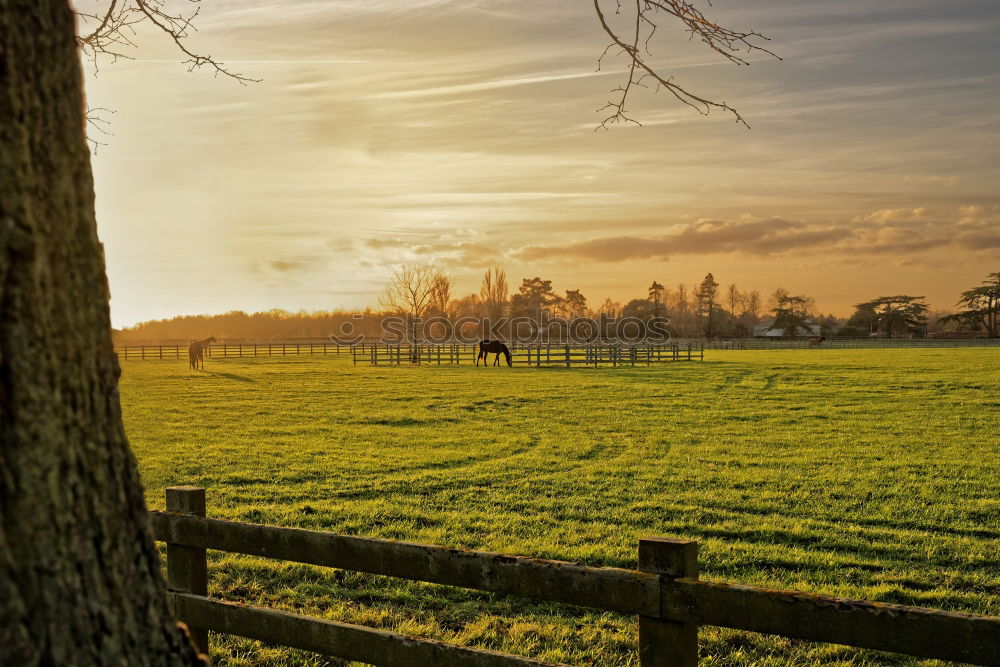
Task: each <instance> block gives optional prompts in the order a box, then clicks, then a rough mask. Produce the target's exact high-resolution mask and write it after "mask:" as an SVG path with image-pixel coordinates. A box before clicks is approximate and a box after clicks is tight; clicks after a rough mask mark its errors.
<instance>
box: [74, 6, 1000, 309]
mask: <svg viewBox="0 0 1000 667" xmlns="http://www.w3.org/2000/svg"><path fill="white" fill-rule="evenodd" d="M713 11H714V14H715V15H716V16H718V18H719V19H720V20H721V21H724V22H725V23H727V24H729V25H735V26H741V27H748V28H753V29H755V30H758V31H760V32H762V33H764V34H765V35H767V36H769V37H770V38H771V39H772V41H771V42H770V43H769V45H768V46H769V48H772V49H774V50H775V52H776V53H778V54H779V55H780V56H781V57H782V58H783V60H781V61H778V60H773V59H766V58H763V57H761V58H757V57H754V62H753V63H752V65H751V66H750V67H736V66H734V65H732V64H729V63H727V62H725V61H724V60H722V59H721V58H719V57H718V56H717V55H715V54H713V53H711V52H709V51H707V50H705V49H704V48H702V47H701V46H700V45H699V44H697V43H693V42H689V41H688V40H687V38H686V35H685V34H684V33H683V32H682V31H679V30H677V29H676V28H675V26H672V25H668V24H665V25H664V26H663V28H662V34H661V35H660V37H659V41H658V42H657V43H656V44H655V45H654V55H655V56H656V62H657V63H658V64H659V65H660V66H661V67H662V68H663V71H665V72H667V73H670V74H674V75H675V76H676V80H677V81H678V82H680V83H682V84H684V85H685V86H686V87H688V88H689V89H692V90H695V91H697V92H698V93H700V94H704V95H706V96H709V97H712V98H713V99H718V100H725V101H726V102H728V103H729V104H731V105H732V106H734V107H736V108H737V109H739V111H740V113H742V114H743V116H744V117H745V118H746V119H747V121H748V122H749V124H750V125H751V126H752V129H751V130H750V131H748V130H747V129H746V128H744V127H742V126H740V125H738V124H736V123H734V122H733V118H732V117H731V116H728V115H726V114H724V113H714V112H713V114H711V115H710V116H708V117H704V116H701V115H698V114H697V113H695V112H694V111H692V110H691V109H689V108H687V107H684V106H681V105H679V104H677V103H676V101H674V100H673V99H672V98H671V97H670V96H669V95H664V94H660V95H654V94H652V93H651V92H650V91H640V92H639V93H638V94H636V95H635V97H634V100H633V101H632V104H631V111H632V113H633V115H634V116H635V117H636V118H637V119H638V120H639V121H640V122H641V123H642V124H643V125H642V127H635V126H628V127H626V126H617V127H613V128H611V130H610V131H597V132H595V127H596V126H597V125H598V124H599V123H600V121H601V120H602V119H603V116H602V115H601V114H600V113H596V112H595V109H598V108H599V107H601V106H603V105H604V103H605V101H606V100H607V99H608V96H609V91H610V90H611V89H612V88H614V87H615V86H616V85H618V84H619V83H620V80H621V77H622V73H623V66H624V61H621V60H616V59H614V58H613V57H612V58H611V59H609V60H606V61H605V63H604V66H603V67H602V68H601V70H600V71H598V70H597V68H596V64H597V58H598V56H600V54H601V51H602V50H603V49H604V47H605V45H606V42H607V38H606V36H605V35H604V34H603V32H602V31H601V28H600V25H599V24H598V23H597V21H596V20H595V18H594V14H593V8H592V6H591V4H590V3H588V2H576V3H566V2H538V1H537V0H534V1H532V2H523V1H514V2H490V3H486V2H445V1H434V0H425V1H419V2H412V1H408V2H400V1H397V0H391V1H387V2H377V3H370V2H357V1H351V2H347V1H336V2H326V1H323V2H320V1H315V2H307V1H302V2H299V1H296V2H293V1H291V0H287V1H284V2H278V1H274V2H254V3H246V2H236V1H235V0H225V1H215V2H206V3H205V4H204V8H203V10H202V13H201V15H200V16H199V24H198V27H199V30H198V32H197V33H195V34H194V35H193V36H192V37H191V43H192V45H194V46H197V47H198V48H200V49H201V50H202V51H205V52H210V53H211V54H212V55H213V56H215V57H216V58H218V59H219V60H221V61H223V62H225V63H226V65H227V66H229V67H230V68H231V69H233V70H236V71H239V72H242V73H244V74H246V75H249V76H253V77H255V78H260V79H262V81H261V82H260V83H251V84H249V85H245V86H242V85H239V84H237V83H235V82H234V81H232V80H228V79H225V78H216V77H213V76H212V75H211V74H210V73H209V72H206V71H196V72H193V73H188V72H187V71H186V68H185V67H184V66H183V65H181V64H180V63H179V58H178V54H177V52H176V49H175V47H174V46H173V45H172V44H171V43H169V42H167V41H166V40H164V39H162V35H156V34H155V33H152V32H149V30H148V29H147V30H144V31H143V33H142V35H141V39H138V40H137V41H138V43H139V44H140V47H139V48H138V49H137V50H135V51H134V52H132V53H133V55H134V56H135V58H136V59H135V60H134V61H119V62H117V63H114V64H110V63H107V62H104V63H102V65H101V68H100V71H99V73H98V74H96V75H95V74H94V72H93V67H92V66H91V65H89V64H87V65H86V70H87V86H88V98H89V103H90V104H91V106H95V107H108V108H110V109H112V110H113V111H114V113H105V114H104V118H106V119H107V120H108V121H109V122H110V131H111V132H112V134H111V135H109V136H106V137H102V136H97V137H96V138H97V139H98V140H100V141H102V142H104V143H105V144H106V145H103V146H100V147H99V149H98V151H97V154H96V156H95V157H94V167H95V178H96V188H97V219H98V225H99V231H100V235H101V238H102V240H103V242H104V244H105V252H106V257H107V262H108V270H109V276H110V281H111V291H112V316H113V320H114V324H115V325H116V326H122V325H129V324H132V323H135V322H137V321H140V320H146V319H150V318H159V317H170V316H173V315H178V314H186V313H213V312H225V311H228V310H234V309H242V310H247V311H252V310H267V309H271V308H284V309H287V310H298V309H310V310H313V309H323V310H329V309H334V308H363V307H365V306H367V305H375V303H376V299H377V296H378V294H379V292H380V290H381V289H382V286H383V284H384V283H385V280H386V278H387V277H388V276H389V275H390V274H391V272H392V269H393V267H394V266H398V265H400V264H402V263H408V262H416V261H419V262H424V261H433V262H436V263H438V264H439V265H441V266H443V267H445V268H446V269H447V270H448V271H449V273H451V274H452V275H453V276H454V278H455V283H456V289H455V294H456V296H462V295H464V294H466V293H469V292H478V289H479V280H480V277H481V276H482V273H483V271H484V270H485V269H486V268H488V267H490V266H494V265H501V266H503V267H505V268H506V270H507V274H508V275H509V276H510V277H511V279H512V282H514V283H515V284H516V283H518V282H519V281H520V278H521V277H525V276H534V275H540V276H542V277H544V278H547V279H551V280H552V281H553V284H554V285H555V286H556V287H557V288H558V289H560V290H565V289H579V290H581V291H582V292H583V294H584V295H586V297H587V298H588V299H589V301H590V303H591V304H598V303H600V302H601V301H602V300H603V299H605V298H606V297H612V298H613V299H615V300H620V301H624V300H627V299H630V298H635V297H639V296H643V295H644V294H645V291H646V287H647V286H648V285H649V283H650V282H651V281H652V280H654V279H655V280H657V281H659V282H660V283H663V284H666V285H675V284H677V283H680V282H683V283H686V284H688V285H691V284H692V283H696V282H697V281H699V280H701V278H702V277H703V276H704V275H705V273H706V272H709V271H711V272H712V273H713V274H714V275H715V277H716V278H717V280H718V281H719V282H720V283H722V284H724V285H726V284H729V283H738V284H739V285H740V286H741V287H743V288H747V289H758V290H760V291H761V292H762V293H770V292H771V291H772V290H773V289H774V288H775V287H778V286H784V287H786V288H788V289H789V290H791V291H792V292H794V293H802V294H807V295H809V296H812V297H814V298H815V299H816V304H817V308H818V309H819V310H820V311H822V312H834V313H838V314H843V315H849V314H850V312H851V306H852V305H853V304H855V303H858V302H861V301H865V300H869V299H872V298H875V297H877V296H879V295H881V294H896V293H906V294H919V295H926V297H927V301H928V302H929V303H930V305H931V307H932V308H949V307H952V306H953V305H954V302H955V301H956V299H957V298H958V293H959V292H960V291H961V290H963V289H966V288H968V287H969V286H970V285H975V284H978V282H979V281H980V280H981V279H982V276H984V275H986V274H988V273H989V272H991V271H996V270H997V269H998V260H1000V196H998V192H997V182H998V176H1000V168H998V167H1000V141H998V139H1000V136H998V134H1000V132H998V130H1000V125H998V116H997V113H996V108H997V102H998V99H1000V85H998V84H1000V73H998V70H997V68H996V63H997V54H998V47H997V42H996V37H995V34H996V28H997V27H998V25H1000V12H998V11H997V9H996V8H995V7H994V6H992V5H989V4H988V3H982V2H979V3H975V2H955V3H952V2H949V3H941V2H937V1H930V0H921V1H914V2H905V3H901V2H891V3H872V2H862V1H860V0H815V1H811V2H791V1H790V0H778V1H774V2H763V3H744V2H734V1H732V0H730V1H729V2H720V3H717V4H716V6H715V7H714V10H713ZM92 134H93V133H92Z"/></svg>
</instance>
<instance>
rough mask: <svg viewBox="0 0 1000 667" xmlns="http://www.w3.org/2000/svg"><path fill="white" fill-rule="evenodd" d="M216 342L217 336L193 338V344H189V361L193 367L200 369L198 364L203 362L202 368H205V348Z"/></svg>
mask: <svg viewBox="0 0 1000 667" xmlns="http://www.w3.org/2000/svg"><path fill="white" fill-rule="evenodd" d="M214 342H215V336H209V337H208V338H206V339H205V340H193V341H191V345H190V346H188V363H190V365H191V368H193V369H194V370H198V364H199V363H200V364H201V368H202V369H203V370H204V368H205V349H206V348H207V347H208V346H209V345H210V344H212V343H214Z"/></svg>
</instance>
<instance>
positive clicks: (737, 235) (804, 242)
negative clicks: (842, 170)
mask: <svg viewBox="0 0 1000 667" xmlns="http://www.w3.org/2000/svg"><path fill="white" fill-rule="evenodd" d="M998 230H1000V210H997V207H993V208H992V209H987V208H985V207H983V206H961V207H958V208H956V209H954V210H951V211H948V212H945V213H935V212H934V211H932V210H930V209H928V208H925V207H919V208H899V209H880V210H876V211H872V212H871V213H868V214H865V215H861V216H856V217H855V218H854V219H853V220H852V221H851V222H849V223H810V222H803V221H792V220H784V219H782V218H767V219H750V218H740V219H737V220H730V221H726V220H717V219H702V220H698V221H697V222H693V223H689V224H684V225H677V226H675V227H674V231H672V232H671V233H669V234H663V235H657V236H610V237H599V238H594V239H588V240H582V241H574V242H570V243H568V244H565V245H556V244H552V245H525V246H523V247H521V248H519V249H516V250H514V251H512V252H510V253H509V254H510V256H512V257H513V258H515V259H518V260H522V261H544V260H549V259H570V258H571V259H582V260H590V261H598V262H624V261H630V260H651V259H653V260H657V259H667V258H669V257H671V256H675V255H702V254H730V255H742V256H750V257H766V256H770V255H781V254H789V253H792V252H796V253H799V254H806V255H809V254H819V253H824V254H826V255H827V256H828V257H829V256H840V257H852V256H853V257H856V256H858V255H895V256H904V255H909V254H912V253H921V252H924V251H929V250H937V249H942V248H953V249H959V250H987V249H993V248H997V247H1000V231H998Z"/></svg>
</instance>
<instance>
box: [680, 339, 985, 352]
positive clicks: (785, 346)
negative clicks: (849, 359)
mask: <svg viewBox="0 0 1000 667" xmlns="http://www.w3.org/2000/svg"><path fill="white" fill-rule="evenodd" d="M692 340H697V341H698V342H699V343H702V344H703V345H704V346H705V349H707V350H803V349H832V350H859V349H862V350H867V349H875V350H885V349H897V348H901V349H911V348H956V347H1000V338H826V339H824V340H823V342H822V343H820V344H819V345H816V344H814V343H810V342H809V340H808V339H802V340H787V339H782V338H777V339H776V338H705V339H692ZM674 342H675V343H676V342H681V341H679V340H676V339H675V340H674ZM684 342H686V339H684Z"/></svg>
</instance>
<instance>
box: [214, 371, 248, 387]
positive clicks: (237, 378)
mask: <svg viewBox="0 0 1000 667" xmlns="http://www.w3.org/2000/svg"><path fill="white" fill-rule="evenodd" d="M205 374H206V375H214V376H215V377H220V378H225V379H226V380H235V381H237V382H248V383H250V384H254V383H255V382H257V381H256V380H254V379H253V378H248V377H247V376H245V375H237V374H236V373H218V372H216V371H205Z"/></svg>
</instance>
